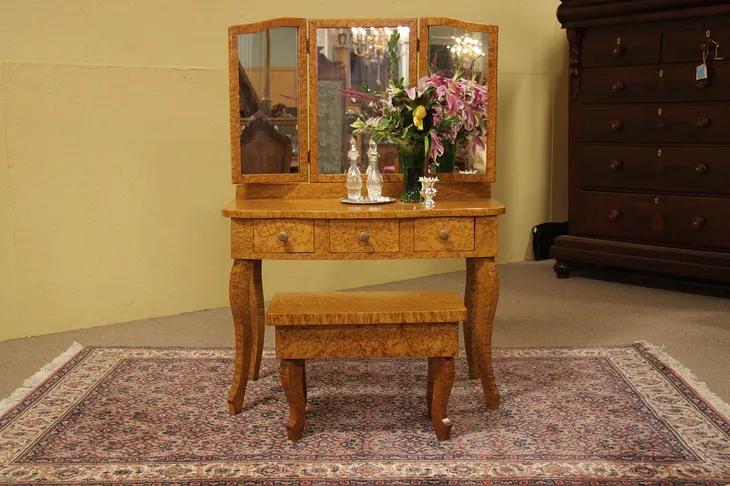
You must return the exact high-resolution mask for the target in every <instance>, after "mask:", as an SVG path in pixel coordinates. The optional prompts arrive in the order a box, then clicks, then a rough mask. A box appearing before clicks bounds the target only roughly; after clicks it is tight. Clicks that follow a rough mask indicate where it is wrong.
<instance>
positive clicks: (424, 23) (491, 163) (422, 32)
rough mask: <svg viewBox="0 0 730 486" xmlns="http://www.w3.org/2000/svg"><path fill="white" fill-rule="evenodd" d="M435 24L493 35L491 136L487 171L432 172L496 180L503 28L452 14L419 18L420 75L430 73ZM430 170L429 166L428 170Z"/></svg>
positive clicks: (448, 177) (455, 178)
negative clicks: (431, 29) (499, 53)
mask: <svg viewBox="0 0 730 486" xmlns="http://www.w3.org/2000/svg"><path fill="white" fill-rule="evenodd" d="M432 26H434V27H435V26H447V27H454V28H457V29H463V30H469V31H471V32H484V33H487V34H489V45H488V46H487V56H488V57H487V68H488V70H489V72H488V73H487V101H488V104H487V136H486V143H485V151H486V164H485V167H486V168H485V173H484V174H449V173H438V174H436V173H430V174H432V175H435V176H437V177H438V178H439V181H441V182H494V181H495V162H496V158H497V74H498V72H497V46H498V41H499V39H498V37H499V28H498V27H497V26H496V25H485V24H477V23H474V22H464V21H461V20H456V19H452V18H448V17H421V18H420V19H419V31H418V38H419V39H420V40H421V49H420V51H419V52H418V77H419V78H420V77H422V76H425V75H426V74H428V66H429V64H430V62H431V60H430V59H429V58H428V57H429V56H428V54H429V49H428V46H429V44H428V40H429V38H428V28H429V27H432ZM427 170H428V169H427Z"/></svg>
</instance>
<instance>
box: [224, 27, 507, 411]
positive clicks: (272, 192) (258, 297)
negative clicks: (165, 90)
mask: <svg viewBox="0 0 730 486" xmlns="http://www.w3.org/2000/svg"><path fill="white" fill-rule="evenodd" d="M419 24H420V26H419ZM431 26H439V27H448V28H450V29H452V30H451V31H450V32H452V33H453V35H454V36H459V35H466V33H469V32H478V33H480V35H482V36H483V37H482V38H483V39H485V42H486V44H485V51H486V52H487V54H486V55H488V62H486V61H485V66H488V72H487V73H485V76H487V78H488V86H489V100H488V112H489V116H490V120H489V126H490V128H489V130H490V131H489V135H488V137H487V140H486V146H487V149H486V154H485V161H484V170H483V171H482V172H481V173H478V174H439V178H440V179H441V181H442V182H440V183H439V196H438V197H437V198H436V206H435V207H434V208H429V209H427V208H425V207H424V206H423V205H421V204H413V203H401V202H396V203H392V204H384V205H378V206H350V205H344V204H342V203H340V202H339V198H340V197H342V196H345V195H346V189H345V175H344V174H339V173H328V172H327V171H325V172H322V171H321V170H320V169H321V168H322V167H325V166H328V164H327V163H325V162H324V161H322V160H321V154H319V148H318V147H319V144H318V137H319V136H320V135H321V131H320V130H319V128H318V127H321V126H322V124H321V123H320V120H319V119H318V118H320V116H321V115H320V111H319V109H318V107H319V105H318V100H319V99H321V97H320V93H319V92H318V91H319V84H318V79H319V78H318V77H317V73H318V72H319V70H318V68H317V65H318V62H319V60H318V59H319V54H320V53H323V55H324V53H325V52H326V54H327V55H329V54H330V53H329V52H328V51H326V50H325V52H323V51H322V50H321V49H320V48H319V47H318V44H319V40H321V39H325V40H326V39H329V40H328V41H327V42H325V41H322V44H323V45H334V46H336V47H337V49H340V50H341V49H343V48H344V47H343V45H342V44H341V43H340V42H338V40H339V38H338V36H339V35H341V33H342V30H343V29H346V31H347V32H349V31H350V30H351V29H353V30H354V29H358V28H363V29H365V28H367V29H372V31H378V29H381V30H382V29H393V28H398V29H399V32H400V31H401V30H402V31H403V36H402V41H403V45H402V46H401V47H400V48H402V49H403V56H402V57H401V58H400V60H399V68H398V69H400V70H401V71H400V72H401V74H402V75H406V76H408V79H409V80H411V81H414V82H415V79H416V76H417V75H423V74H425V73H426V70H427V65H428V62H427V60H426V57H427V54H428V53H427V52H426V51H427V50H428V49H427V48H426V46H427V45H428V42H429V41H428V39H429V32H430V30H429V29H430V27H431ZM291 28H293V29H295V31H296V35H295V40H296V42H291V40H292V37H291V32H290V31H289V30H286V29H291ZM280 29H285V30H280ZM406 29H407V30H406ZM262 32H267V35H269V34H270V35H269V37H270V39H271V43H270V44H268V43H267V44H265V45H266V46H267V47H266V49H267V50H270V51H271V53H272V56H271V59H272V64H273V62H274V59H283V60H284V61H281V62H287V63H290V62H294V60H295V61H296V69H297V72H298V73H299V76H298V77H297V78H296V79H297V81H296V83H297V84H296V92H297V98H296V101H295V104H296V109H297V111H296V118H297V125H296V127H297V136H298V140H299V153H298V156H299V163H298V166H297V169H296V172H294V173H289V172H286V173H285V172H284V170H283V169H282V172H279V173H270V174H261V173H247V172H246V171H245V170H244V169H245V167H244V166H243V164H242V162H241V161H242V150H244V151H245V148H243V149H242V147H241V143H240V130H241V128H240V127H241V119H240V118H241V117H240V111H239V107H240V100H239V99H238V97H239V85H240V79H239V74H240V73H239V69H238V65H239V62H241V60H240V59H239V56H241V55H244V56H249V54H250V56H249V57H250V58H246V59H243V61H242V62H241V65H243V66H244V69H245V67H246V66H254V67H255V66H256V62H257V61H256V59H261V58H265V57H266V56H265V55H263V56H262V55H261V54H260V53H259V47H260V46H261V45H263V44H262V43H261V33H262ZM386 33H387V32H386V31H385V30H383V31H382V33H381V34H382V35H385V34H386ZM406 33H409V35H408V36H406V35H405V34H406ZM328 36H329V37H328ZM419 38H420V42H417V41H418V40H419ZM276 39H283V40H282V42H283V43H284V44H285V45H286V46H288V49H289V51H286V50H284V51H286V52H284V51H282V50H281V49H279V47H281V46H278V47H277V44H276V42H275V40H276ZM318 39H319V40H318ZM307 45H308V46H309V48H308V49H307ZM241 46H246V48H245V49H244V48H242V47H241ZM420 46H423V47H422V48H421V47H420ZM345 47H346V46H345ZM276 49H279V51H277V52H278V54H277V55H276V56H274V55H273V54H274V51H275V50H276ZM241 52H243V54H241ZM246 53H249V54H246ZM251 53H252V54H251ZM336 55H337V56H340V57H341V56H342V52H341V51H337V53H336ZM496 56H497V28H496V27H495V26H490V25H481V24H474V23H467V22H461V21H458V20H454V19H447V18H424V19H350V20H339V19H317V20H309V21H307V20H305V19H291V18H287V19H273V20H270V21H266V22H261V23H257V24H247V25H239V26H233V27H231V28H230V29H229V66H230V70H229V76H230V97H231V99H230V106H231V119H230V123H231V169H232V174H231V179H232V182H233V183H234V184H236V198H235V200H233V201H232V202H231V203H230V204H228V206H226V207H225V208H224V209H223V215H224V216H225V217H228V218H230V219H231V256H232V258H233V260H234V262H233V268H232V271H231V276H230V300H231V311H232V314H233V321H234V327H235V331H236V360H235V372H234V377H233V386H232V388H231V392H230V395H229V398H228V403H229V410H230V412H231V413H233V414H235V413H240V412H241V411H242V410H243V404H244V397H245V392H246V387H247V384H248V380H249V379H251V380H256V379H258V374H259V368H260V365H261V353H262V349H263V337H264V329H265V325H264V301H263V295H264V294H263V287H262V276H261V262H262V260H267V259H269V260H387V259H424V258H425V259H431V258H464V259H466V269H467V271H466V291H465V302H464V303H465V306H466V309H467V313H466V319H465V320H464V334H465V341H466V356H467V366H468V369H469V376H470V377H471V378H472V379H480V380H481V384H482V389H483V393H484V400H485V402H486V404H487V406H488V407H490V408H498V407H499V401H500V395H499V391H498V389H497V385H496V383H495V379H494V372H493V367H492V356H491V340H492V324H493V320H494V313H495V310H496V306H497V300H498V295H499V277H498V274H497V268H496V264H495V260H494V259H495V257H496V256H497V218H498V216H499V215H501V214H504V212H505V208H504V206H503V205H502V204H500V203H499V202H498V201H496V200H494V199H492V198H491V183H492V182H494V175H495V170H494V169H495V153H496V152H495V147H496V145H495V140H496V137H495V134H496V132H495V130H496V128H495V127H496V89H497V84H496V79H497V57H496ZM353 58H354V55H353ZM358 59H362V58H360V57H358ZM330 60H332V59H330ZM376 61H377V59H376ZM356 64H357V63H356V62H353V63H351V64H350V66H351V67H352V68H353V69H354V67H355V65H356ZM377 65H378V63H377V62H374V63H373V64H371V65H370V66H371V67H373V66H375V69H377ZM376 72H377V71H376ZM346 74H348V73H346ZM349 74H352V73H349ZM346 79H347V76H346ZM274 82H275V80H274V79H272V80H271V84H272V85H273V84H274ZM307 88H309V89H307ZM327 89H329V88H327ZM271 95H272V97H273V96H274V93H272V94H271ZM326 115H327V116H333V117H339V116H340V115H341V112H340V111H339V110H337V111H336V112H335V111H333V112H326ZM337 126H341V127H342V128H341V129H342V130H346V128H347V127H346V125H345V123H344V120H342V123H341V124H340V125H337ZM365 142H367V140H366V141H365ZM383 145H385V147H381V148H382V149H383V150H384V152H381V155H383V154H387V151H389V150H390V151H392V148H389V147H388V146H387V145H386V144H383ZM244 157H245V156H244ZM382 159H383V157H381V160H382ZM389 160H391V161H392V157H391V158H389ZM330 162H332V161H330ZM391 163H392V164H393V166H394V168H397V161H392V162H391ZM364 178H365V174H363V179H364ZM383 178H384V180H385V184H384V187H383V195H384V196H392V197H398V196H399V195H400V189H401V184H402V175H401V174H397V173H389V174H384V176H383Z"/></svg>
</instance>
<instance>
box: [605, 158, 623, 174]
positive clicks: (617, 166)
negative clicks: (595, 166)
mask: <svg viewBox="0 0 730 486" xmlns="http://www.w3.org/2000/svg"><path fill="white" fill-rule="evenodd" d="M623 167H624V164H623V162H621V161H620V160H612V161H611V163H610V164H609V165H608V168H609V169H611V171H613V172H616V171H617V170H621V169H623Z"/></svg>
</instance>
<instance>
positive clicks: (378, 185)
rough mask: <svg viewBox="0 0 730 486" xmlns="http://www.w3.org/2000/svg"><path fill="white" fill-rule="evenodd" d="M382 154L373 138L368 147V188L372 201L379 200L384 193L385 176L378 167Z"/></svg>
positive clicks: (369, 197)
mask: <svg viewBox="0 0 730 486" xmlns="http://www.w3.org/2000/svg"><path fill="white" fill-rule="evenodd" d="M379 160H380V155H379V154H378V144H377V143H375V141H374V140H373V139H370V145H369V148H368V170H367V171H366V174H367V176H368V177H367V188H368V199H370V200H371V201H377V200H378V199H380V197H381V196H382V195H383V176H381V175H380V170H379V169H378V161H379Z"/></svg>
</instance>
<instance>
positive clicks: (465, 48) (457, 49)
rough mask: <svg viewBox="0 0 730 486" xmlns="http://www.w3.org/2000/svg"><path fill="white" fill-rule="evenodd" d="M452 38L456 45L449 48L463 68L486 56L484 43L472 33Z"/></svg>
mask: <svg viewBox="0 0 730 486" xmlns="http://www.w3.org/2000/svg"><path fill="white" fill-rule="evenodd" d="M451 38H452V39H453V40H454V44H453V45H450V46H448V48H449V50H450V51H451V54H452V55H453V56H454V58H455V59H456V60H458V61H459V63H460V64H461V65H462V66H464V65H468V64H471V63H473V62H474V61H475V60H477V59H479V58H480V57H482V56H483V55H484V50H483V49H482V42H481V41H480V40H478V39H475V38H474V37H472V36H471V33H470V32H466V33H464V34H463V35H460V36H459V37H454V36H452V37H451Z"/></svg>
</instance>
